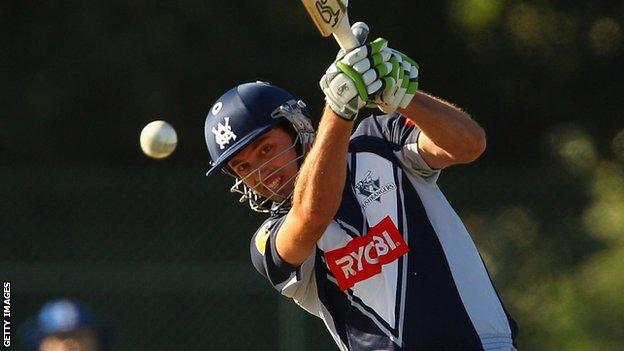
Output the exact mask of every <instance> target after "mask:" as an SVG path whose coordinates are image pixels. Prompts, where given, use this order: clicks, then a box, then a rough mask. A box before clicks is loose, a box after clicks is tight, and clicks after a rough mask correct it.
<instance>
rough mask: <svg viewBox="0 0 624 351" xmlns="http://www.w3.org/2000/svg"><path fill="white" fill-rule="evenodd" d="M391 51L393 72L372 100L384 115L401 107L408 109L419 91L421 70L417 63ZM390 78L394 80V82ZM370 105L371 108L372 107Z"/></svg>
mask: <svg viewBox="0 0 624 351" xmlns="http://www.w3.org/2000/svg"><path fill="white" fill-rule="evenodd" d="M390 50H391V51H392V57H391V58H390V62H391V63H392V68H393V69H392V72H391V73H390V74H389V75H388V77H386V78H385V80H384V86H383V89H382V90H381V91H380V92H379V93H377V94H375V96H373V98H372V99H371V101H372V102H373V104H374V105H376V106H377V107H378V108H379V109H380V110H381V111H383V112H384V113H391V112H394V111H396V109H397V108H399V107H401V108H405V107H407V105H409V103H410V102H411V101H412V98H413V97H414V95H415V94H416V91H417V90H418V74H419V70H418V65H417V64H416V62H414V60H412V59H411V58H409V57H408V56H407V55H405V54H403V53H401V52H399V51H397V50H393V49H390ZM390 78H393V79H394V82H393V81H392V80H390ZM393 83H394V84H393ZM370 105H371V104H369V107H372V106H370Z"/></svg>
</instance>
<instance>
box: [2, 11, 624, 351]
mask: <svg viewBox="0 0 624 351" xmlns="http://www.w3.org/2000/svg"><path fill="white" fill-rule="evenodd" d="M350 5H351V9H350V13H351V15H350V17H351V19H352V20H353V21H356V20H365V21H366V22H367V23H368V24H369V25H370V27H371V30H372V32H371V36H372V37H377V36H383V37H385V38H387V39H388V40H389V42H390V45H391V46H393V47H397V48H399V49H401V50H402V51H404V52H406V53H408V54H409V55H410V56H412V57H414V58H415V59H416V60H417V62H419V64H420V65H421V80H420V82H421V88H422V89H423V90H425V91H427V92H430V93H432V94H434V95H437V96H441V97H443V98H445V99H448V100H450V101H452V102H454V103H456V104H458V105H459V106H461V107H462V108H464V109H465V110H467V111H468V112H470V113H471V114H472V115H473V117H474V118H475V119H476V120H477V121H478V122H479V123H480V124H481V125H482V126H483V127H484V128H485V130H486V132H487V133H488V150H487V151H486V153H485V154H484V156H483V157H482V158H481V159H480V160H478V161H477V162H476V163H474V164H472V165H468V166H461V167H452V168H450V169H448V170H446V171H445V172H444V173H443V175H442V176H441V178H440V181H439V182H440V184H441V187H442V189H443V191H444V192H445V193H446V194H447V196H448V198H449V200H450V201H451V203H452V204H453V205H454V206H455V208H456V209H457V211H458V212H459V214H460V216H461V217H462V218H463V219H464V221H465V223H466V225H467V226H468V227H469V230H470V231H471V233H472V234H473V237H474V239H475V241H476V242H477V244H478V246H479V248H480V250H481V252H482V254H483V256H484V258H485V260H486V261H487V263H488V266H489V268H490V271H491V273H492V275H493V279H494V281H495V283H496V285H497V287H498V289H499V291H500V292H501V295H502V297H503V299H504V301H505V303H506V305H507V307H508V309H509V310H510V312H511V313H512V315H513V316H514V317H515V318H516V320H517V321H518V322H519V324H520V328H521V329H520V337H519V343H518V344H519V348H520V350H605V351H606V350H622V349H624V279H623V278H624V276H623V274H622V269H623V267H624V112H623V111H624V108H623V107H624V99H623V98H622V88H621V87H622V83H623V82H624V79H622V78H623V75H624V69H623V68H622V66H623V63H624V60H623V58H624V57H623V53H624V51H623V47H624V32H623V30H624V29H623V26H624V2H622V1H621V0H620V1H615V0H602V1H571V0H569V1H540V0H530V1H515V0H450V1H426V2H425V1H396V2H384V3H381V4H380V3H378V2H374V1H364V0H362V1H356V0H353V1H351V4H350ZM0 25H1V26H2V30H1V31H0V38H1V39H0V40H1V43H2V48H3V50H2V54H1V55H0V90H1V94H0V96H1V99H2V104H1V106H2V108H1V111H2V112H1V114H0V154H1V155H2V156H1V157H0V160H1V163H0V177H1V178H0V199H1V201H0V206H1V208H0V236H1V239H2V240H1V242H2V244H1V253H2V254H1V255H0V278H2V279H3V280H7V279H8V280H11V281H12V282H13V289H12V290H13V304H14V307H13V310H12V312H13V314H14V316H15V318H14V319H13V322H14V324H19V323H21V322H23V321H24V320H25V319H26V318H27V317H28V316H32V315H34V314H35V313H36V312H37V310H38V308H39V307H40V305H41V304H42V303H43V302H44V301H46V300H48V299H50V298H58V297H70V298H79V299H82V300H84V301H86V302H88V303H89V304H91V305H92V306H93V307H94V309H95V310H96V311H97V312H98V313H99V314H100V315H102V316H103V317H104V318H106V319H107V320H108V321H109V324H110V326H111V328H112V329H113V332H114V334H115V336H116V343H115V344H114V348H113V349H114V350H145V349H155V350H177V349H185V350H200V349H201V350H206V349H207V350H241V349H253V350H333V349H336V348H335V346H334V345H333V341H331V339H330V337H329V334H328V333H327V332H326V331H325V330H324V327H323V325H322V323H321V321H320V320H316V319H315V318H313V317H311V316H309V315H307V314H306V313H305V312H303V311H300V310H298V309H297V308H296V307H294V305H293V304H292V303H290V302H289V301H288V300H287V299H285V298H281V297H280V296H279V295H278V294H277V293H276V292H275V291H273V289H272V288H271V287H270V285H269V284H268V283H267V282H265V281H264V280H263V279H262V278H261V277H260V276H259V275H258V274H257V273H256V272H255V271H254V269H253V267H252V266H251V263H250V261H249V253H248V252H249V246H248V245H249V239H250V236H251V234H252V233H253V232H254V230H255V229H256V227H257V226H258V225H259V223H260V222H261V220H262V216H260V215H257V214H252V213H251V211H250V210H249V209H248V208H246V205H239V204H238V203H237V201H236V200H237V198H236V197H235V196H234V195H232V194H229V193H228V189H229V184H230V180H229V179H227V178H226V177H225V176H217V177H214V178H205V177H204V173H205V170H206V169H207V168H208V162H209V157H208V155H207V152H206V150H205V146H204V141H203V122H204V116H205V114H206V112H207V111H208V109H209V108H210V106H211V105H212V103H213V102H214V100H215V99H216V98H217V97H218V96H219V95H220V94H221V93H223V92H224V91H225V90H227V89H229V88H230V87H232V86H234V85H236V84H238V83H241V82H244V81H253V80H259V79H260V80H267V81H270V82H272V83H274V84H277V85H280V86H282V87H284V88H286V89H288V90H290V91H292V92H293V93H294V94H295V95H297V96H299V97H300V98H302V99H303V100H304V101H306V102H307V103H308V105H309V106H310V110H311V112H312V113H313V115H314V116H317V115H318V114H319V112H320V111H321V108H322V105H323V101H322V93H321V92H320V90H319V89H318V87H317V81H318V79H319V78H320V76H321V75H322V73H323V72H324V70H325V68H326V66H327V65H328V64H329V63H330V62H331V60H332V58H333V57H334V55H335V51H336V50H337V46H336V44H335V43H334V42H333V41H332V40H330V39H324V38H322V37H321V36H320V35H319V34H317V32H316V29H315V28H314V26H313V25H312V22H311V20H310V19H308V17H307V15H306V13H305V11H304V9H303V6H302V5H301V4H300V3H299V1H286V0H283V1H224V0H211V1H206V0H204V1H199V0H185V1H158V2H154V1H144V0H137V1H131V2H123V1H95V0H93V1H62V2H61V1H40V2H37V1H10V0H5V1H2V2H0ZM154 119H165V120H167V121H169V122H170V123H172V124H173V125H174V127H176V129H177V131H178V136H179V140H180V141H179V145H178V149H177V150H176V152H175V153H174V154H173V155H172V156H171V157H170V158H168V159H165V160H161V161H154V160H150V159H147V158H146V157H145V156H144V155H143V154H142V153H141V151H140V149H139V146H138V136H139V132H140V130H141V128H142V127H143V126H144V125H145V124H146V123H148V122H150V121H152V120H154ZM14 335H15V334H14Z"/></svg>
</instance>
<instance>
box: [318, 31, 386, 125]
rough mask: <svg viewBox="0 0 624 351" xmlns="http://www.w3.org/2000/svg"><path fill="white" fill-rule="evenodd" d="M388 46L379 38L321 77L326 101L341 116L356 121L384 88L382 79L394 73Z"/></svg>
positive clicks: (335, 63)
mask: <svg viewBox="0 0 624 351" xmlns="http://www.w3.org/2000/svg"><path fill="white" fill-rule="evenodd" d="M387 45H388V42H387V40H385V39H383V38H378V39H376V40H375V41H373V42H371V43H369V44H368V45H363V46H360V47H358V48H355V49H353V50H351V51H349V52H347V53H346V54H345V55H344V57H342V58H340V59H339V60H337V61H335V62H334V63H332V64H331V65H330V66H329V68H328V69H327V71H326V72H325V74H324V75H323V77H321V81H320V86H321V89H322V90H323V93H324V94H325V100H326V101H327V104H328V105H329V107H330V108H331V109H332V110H333V111H334V112H335V113H336V114H337V115H338V116H340V117H342V118H344V119H346V120H349V121H351V120H354V119H355V118H356V117H357V113H358V112H359V110H360V109H361V108H362V107H364V106H366V103H367V102H368V100H369V96H371V95H373V94H375V93H376V92H377V91H379V90H380V89H381V88H382V86H383V83H382V81H381V79H383V78H384V77H385V76H387V75H388V74H389V73H390V72H391V71H392V64H391V63H390V62H388V61H389V60H390V57H391V56H392V54H391V51H390V50H388V49H387Z"/></svg>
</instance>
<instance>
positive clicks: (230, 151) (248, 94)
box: [204, 82, 314, 212]
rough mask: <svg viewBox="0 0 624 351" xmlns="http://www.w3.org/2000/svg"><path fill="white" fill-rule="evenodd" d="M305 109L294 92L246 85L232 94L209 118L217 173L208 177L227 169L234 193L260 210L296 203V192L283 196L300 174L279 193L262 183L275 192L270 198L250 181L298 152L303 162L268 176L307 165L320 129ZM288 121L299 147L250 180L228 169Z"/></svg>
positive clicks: (208, 139)
mask: <svg viewBox="0 0 624 351" xmlns="http://www.w3.org/2000/svg"><path fill="white" fill-rule="evenodd" d="M305 107H306V105H305V104H304V103H303V102H302V101H301V100H296V99H295V98H294V97H293V96H292V95H290V94H289V93H288V92H286V91H284V90H282V89H280V88H278V87H275V86H272V85H270V84H268V83H264V82H256V83H246V84H242V85H239V86H237V87H235V88H233V89H231V90H230V91H228V92H226V93H225V94H224V95H223V96H222V97H221V98H220V99H219V100H218V101H217V103H215V104H214V105H213V107H212V109H211V111H210V113H209V114H208V116H207V117H206V124H205V128H204V131H205V136H206V145H207V146H208V151H209V153H210V156H211V157H212V160H213V161H212V162H211V165H212V168H211V169H210V170H209V171H208V173H207V174H206V175H209V174H212V173H213V172H214V171H215V170H217V169H221V170H222V171H223V172H225V173H226V174H228V175H230V176H232V177H234V178H235V182H234V186H232V188H231V189H230V191H231V192H234V193H239V194H241V198H240V202H245V201H247V202H248V203H249V206H250V207H251V208H252V209H253V210H254V211H258V212H269V211H280V210H284V209H285V208H286V207H288V206H287V205H288V204H289V203H290V197H291V196H292V192H291V194H288V195H287V196H284V195H280V194H278V192H279V191H280V190H281V189H282V188H283V187H284V186H286V185H287V184H289V183H290V182H294V181H295V178H296V175H295V176H293V177H291V179H288V180H286V181H285V182H284V183H283V184H282V185H281V186H280V188H279V189H277V190H276V191H273V190H271V189H270V187H267V186H266V184H263V183H262V179H260V182H259V184H262V185H264V187H265V188H266V189H269V191H270V192H271V193H272V194H270V195H269V196H263V195H261V194H260V193H258V192H257V191H255V190H254V189H253V188H250V187H248V186H247V185H246V184H245V183H244V182H245V180H247V179H248V178H249V177H250V175H253V174H256V172H257V171H258V170H259V169H260V168H261V167H263V166H265V165H266V164H267V163H268V162H270V161H272V160H274V158H275V157H279V156H281V155H283V154H284V153H286V152H288V151H289V150H291V149H293V148H294V149H295V150H296V154H297V157H296V158H294V159H293V160H290V161H288V162H286V163H285V164H284V165H281V166H280V167H279V168H278V169H276V170H273V171H272V172H271V174H269V175H268V176H269V177H270V176H271V175H273V174H275V173H277V172H279V171H280V170H281V169H283V168H284V167H286V166H288V165H289V164H291V163H292V162H297V163H299V164H300V163H301V160H302V159H303V158H304V156H305V154H306V151H307V150H308V149H309V147H310V146H311V145H312V142H313V141H314V128H313V127H312V123H311V122H310V119H309V118H308V117H307V116H306V115H307V111H306V110H305ZM283 122H287V123H286V125H288V126H291V127H292V128H293V130H294V132H295V133H294V134H295V137H294V140H293V143H292V145H291V146H290V147H289V148H287V149H285V150H280V152H279V154H278V155H276V156H274V158H272V159H271V160H268V161H267V162H265V163H264V164H262V165H260V166H259V167H257V168H256V169H254V170H252V171H250V172H249V174H248V175H247V176H245V177H244V178H240V177H239V176H238V175H237V174H236V173H234V172H232V171H231V170H229V169H228V167H227V162H228V161H229V160H230V159H231V158H232V157H234V156H235V155H236V154H237V153H238V152H239V151H241V150H242V149H244V148H245V147H246V146H247V145H249V144H251V143H252V142H253V141H254V140H256V139H257V138H258V137H260V136H261V135H263V134H265V133H266V132H268V131H269V130H271V129H272V128H274V127H275V126H277V125H278V124H280V123H283ZM256 187H257V186H256Z"/></svg>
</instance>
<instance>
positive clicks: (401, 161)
mask: <svg viewBox="0 0 624 351" xmlns="http://www.w3.org/2000/svg"><path fill="white" fill-rule="evenodd" d="M355 27H356V26H354V31H353V33H354V34H355V35H356V40H358V42H359V43H365V38H364V36H365V35H366V34H367V33H366V32H363V31H361V30H355ZM418 77H419V68H418V66H417V64H416V63H415V62H414V61H413V60H412V59H411V58H409V57H408V56H406V55H405V54H404V53H402V52H400V51H398V50H395V49H392V48H390V47H389V46H388V43H387V41H386V40H384V39H382V38H379V39H377V40H375V41H372V42H369V43H366V44H364V45H361V46H358V47H356V48H354V49H352V50H341V51H340V52H339V54H338V55H337V59H336V60H335V61H334V62H333V63H331V65H330V66H329V68H328V69H327V70H326V72H325V74H324V75H323V76H322V77H321V80H320V86H321V89H322V91H323V93H324V95H325V101H326V106H325V108H324V112H323V114H322V116H321V118H320V122H319V125H318V129H317V130H316V131H315V130H314V128H313V127H312V124H311V122H310V119H309V116H308V112H307V110H306V105H305V103H303V102H302V101H301V100H298V99H297V98H295V97H294V96H293V95H292V94H290V93H289V92H287V91H285V90H283V89H281V88H279V87H277V86H275V85H271V84H269V83H265V82H252V83H245V84H241V85H238V86H236V87H234V88H232V89H231V90H229V91H227V92H226V93H225V94H223V95H222V96H221V97H220V98H219V99H217V101H216V102H215V103H214V104H213V106H212V108H211V109H210V111H209V113H208V115H207V117H206V121H205V138H206V144H207V147H208V151H209V153H210V156H211V158H212V162H211V165H212V168H210V170H209V171H208V174H213V173H215V172H216V171H218V170H222V171H223V172H225V173H226V174H227V175H229V176H231V177H233V178H234V186H232V188H231V191H232V192H237V193H240V195H241V199H240V200H241V202H248V203H249V205H250V206H251V208H252V209H253V210H255V211H260V212H265V213H267V214H268V219H267V220H266V221H265V222H264V223H263V224H262V225H261V226H260V228H259V229H258V230H257V232H256V233H255V234H254V235H253V237H252V239H251V245H250V249H251V259H252V262H253V265H254V267H255V268H256V270H257V271H258V272H259V273H260V274H261V275H262V276H264V277H265V278H266V279H267V280H268V281H269V282H270V283H271V285H272V286H273V287H274V288H275V289H277V291H279V292H280V293H281V294H283V295H285V296H287V297H289V298H292V299H293V300H294V301H295V303H297V304H298V305H299V306H300V307H301V308H303V309H305V310H306V311H308V312H309V313H311V314H313V315H315V316H317V317H319V318H321V319H322V320H323V322H324V323H325V326H326V327H327V330H328V331H329V332H330V333H331V335H332V337H333V339H334V341H335V342H336V344H337V345H338V348H339V349H340V350H345V351H346V350H352V351H364V350H396V351H398V350H427V351H432V350H445V351H454V350H465V351H473V350H500V351H510V350H515V348H514V340H515V337H516V333H517V327H516V323H515V322H514V321H513V319H512V318H511V317H510V316H509V314H508V313H507V311H506V310H505V307H504V306H503V303H502V302H501V299H500V298H499V296H498V294H497V292H496V290H495V288H494V286H493V283H492V281H491V279H490V277H489V275H488V271H487V269H486V267H485V265H484V263H483V260H482V259H481V257H480V255H479V252H478V251H477V248H476V247H475V244H474V243H473V241H472V239H471V237H470V235H469V234H468V232H467V231H466V228H465V227H464V225H463V223H462V221H461V219H460V218H459V216H458V215H457V214H456V212H455V211H454V209H453V208H452V207H451V205H450V204H449V203H448V201H447V200H446V198H445V196H444V195H443V193H442V191H441V190H440V188H439V187H438V185H437V180H438V177H439V176H440V173H441V171H442V170H443V169H445V168H446V167H449V166H451V165H455V164H465V163H470V162H472V161H474V160H476V159H477V158H478V157H479V156H480V155H481V154H482V153H483V151H484V149H485V145H486V139H485V134H484V131H483V129H482V128H481V127H479V125H478V124H477V123H476V122H475V121H473V120H472V119H471V117H470V116H469V115H468V114H466V113H465V112H463V111H462V110H460V109H458V108H456V107H454V106H453V105H451V104H449V103H447V102H445V101H443V100H441V99H438V98H435V97H432V96H430V95H428V94H426V93H424V92H421V91H418ZM295 84H296V82H295ZM366 106H367V107H374V108H377V109H378V110H380V111H381V112H380V113H375V114H373V115H370V116H367V117H365V118H364V117H361V116H359V111H360V110H361V109H362V108H364V107H366ZM358 119H359V121H358V122H359V123H358V124H357V128H355V131H353V130H354V125H355V124H356V120H358Z"/></svg>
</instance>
